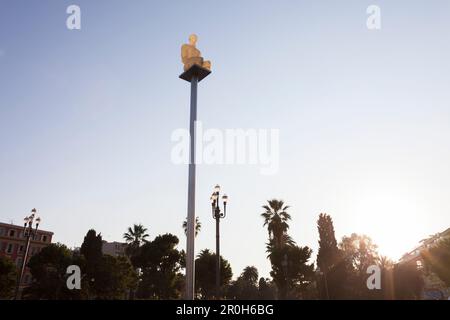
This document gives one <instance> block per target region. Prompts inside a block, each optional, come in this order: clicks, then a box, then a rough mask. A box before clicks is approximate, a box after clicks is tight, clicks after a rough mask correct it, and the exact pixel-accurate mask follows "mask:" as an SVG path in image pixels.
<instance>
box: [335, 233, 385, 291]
mask: <svg viewBox="0 0 450 320" xmlns="http://www.w3.org/2000/svg"><path fill="white" fill-rule="evenodd" d="M339 248H340V250H341V253H342V261H341V263H342V266H341V268H342V270H343V271H342V272H343V273H344V274H346V275H348V276H347V277H346V281H347V285H348V288H349V289H350V290H351V292H348V293H347V294H348V297H349V298H352V299H373V298H378V293H377V292H375V291H374V290H369V289H368V288H367V268H368V267H369V266H371V265H378V264H379V261H380V258H379V256H378V252H377V246H376V245H375V244H374V243H373V242H372V239H371V238H370V237H368V236H366V235H358V234H356V233H353V234H351V235H350V236H349V237H346V236H344V237H343V238H342V241H341V242H340V243H339Z"/></svg>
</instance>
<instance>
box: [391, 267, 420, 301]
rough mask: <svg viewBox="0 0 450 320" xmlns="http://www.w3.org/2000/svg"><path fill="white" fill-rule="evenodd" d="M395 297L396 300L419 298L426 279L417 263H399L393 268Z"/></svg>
mask: <svg viewBox="0 0 450 320" xmlns="http://www.w3.org/2000/svg"><path fill="white" fill-rule="evenodd" d="M392 278H393V282H394V298H395V299H396V300H418V299H420V297H421V293H422V289H423V286H424V281H423V278H422V273H421V271H420V270H418V269H417V266H416V265H415V263H399V264H397V265H395V266H394V269H393V276H392Z"/></svg>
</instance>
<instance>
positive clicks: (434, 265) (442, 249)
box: [421, 238, 450, 287]
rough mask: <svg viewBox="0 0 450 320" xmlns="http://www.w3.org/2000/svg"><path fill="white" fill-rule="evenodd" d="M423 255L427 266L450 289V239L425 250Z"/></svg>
mask: <svg viewBox="0 0 450 320" xmlns="http://www.w3.org/2000/svg"><path fill="white" fill-rule="evenodd" d="M421 255H422V258H423V260H424V262H425V266H426V267H427V268H429V270H431V271H432V272H434V273H435V274H437V276H438V277H439V278H440V279H441V280H442V281H443V282H445V284H446V285H447V286H448V287H450V238H445V239H444V240H442V241H440V242H438V243H437V244H436V245H434V246H432V247H430V248H428V249H427V250H424V251H423V252H422V253H421Z"/></svg>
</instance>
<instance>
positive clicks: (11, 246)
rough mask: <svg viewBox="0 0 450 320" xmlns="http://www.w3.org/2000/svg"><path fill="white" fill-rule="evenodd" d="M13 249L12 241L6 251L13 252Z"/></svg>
mask: <svg viewBox="0 0 450 320" xmlns="http://www.w3.org/2000/svg"><path fill="white" fill-rule="evenodd" d="M12 251H13V245H12V243H8V247H7V248H6V253H12Z"/></svg>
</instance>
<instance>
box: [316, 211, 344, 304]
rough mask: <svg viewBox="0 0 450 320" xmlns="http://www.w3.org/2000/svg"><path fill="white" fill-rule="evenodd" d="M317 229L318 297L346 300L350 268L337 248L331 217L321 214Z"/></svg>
mask: <svg viewBox="0 0 450 320" xmlns="http://www.w3.org/2000/svg"><path fill="white" fill-rule="evenodd" d="M317 229H318V231H319V251H318V254H317V267H318V268H319V269H318V270H317V271H320V274H322V276H321V277H319V278H318V289H319V297H320V298H321V299H326V298H329V299H346V298H348V295H349V293H348V285H347V283H348V279H349V275H350V274H351V272H352V268H351V266H350V265H349V261H348V260H345V259H343V255H344V254H343V252H341V251H340V250H339V248H338V245H337V241H336V236H335V232H334V226H333V219H332V218H331V216H329V215H327V214H323V213H321V214H320V215H319V219H318V221H317ZM325 281H326V283H325Z"/></svg>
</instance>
